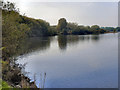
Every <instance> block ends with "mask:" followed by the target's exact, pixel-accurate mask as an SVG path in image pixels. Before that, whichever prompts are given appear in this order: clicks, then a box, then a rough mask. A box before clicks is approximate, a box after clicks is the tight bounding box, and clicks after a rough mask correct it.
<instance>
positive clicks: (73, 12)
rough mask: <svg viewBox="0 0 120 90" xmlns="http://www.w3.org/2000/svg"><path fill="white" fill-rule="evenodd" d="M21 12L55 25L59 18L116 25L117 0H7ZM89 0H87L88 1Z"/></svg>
mask: <svg viewBox="0 0 120 90" xmlns="http://www.w3.org/2000/svg"><path fill="white" fill-rule="evenodd" d="M9 1H12V2H15V3H16V5H17V7H18V8H20V12H21V14H23V13H25V14H26V15H27V16H29V17H32V18H37V19H44V20H46V21H47V22H49V23H50V24H51V25H56V24H57V23H58V20H59V19H60V18H66V19H67V21H68V22H76V23H78V24H79V25H90V26H91V25H94V24H97V25H100V26H117V25H118V0H84V2H83V0H64V2H63V0H29V2H28V0H9ZM48 1H49V2H48ZM88 1H89V2H88ZM108 1H109V2H108Z"/></svg>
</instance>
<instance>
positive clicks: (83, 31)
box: [56, 18, 120, 35]
mask: <svg viewBox="0 0 120 90" xmlns="http://www.w3.org/2000/svg"><path fill="white" fill-rule="evenodd" d="M56 30H58V32H59V33H60V34H64V35H69V34H73V35H87V34H103V33H109V32H114V33H115V32H118V31H120V27H117V28H114V27H100V26H98V25H93V26H91V27H90V26H80V25H78V24H77V23H71V22H67V21H66V19H65V18H61V19H60V20H59V21H58V25H57V26H56Z"/></svg>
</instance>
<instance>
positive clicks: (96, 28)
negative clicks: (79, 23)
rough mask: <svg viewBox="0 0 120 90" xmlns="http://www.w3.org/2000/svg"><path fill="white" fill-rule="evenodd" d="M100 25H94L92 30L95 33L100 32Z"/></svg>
mask: <svg viewBox="0 0 120 90" xmlns="http://www.w3.org/2000/svg"><path fill="white" fill-rule="evenodd" d="M99 30H100V27H99V26H98V25H93V26H91V31H92V32H93V34H98V33H100V31H99Z"/></svg>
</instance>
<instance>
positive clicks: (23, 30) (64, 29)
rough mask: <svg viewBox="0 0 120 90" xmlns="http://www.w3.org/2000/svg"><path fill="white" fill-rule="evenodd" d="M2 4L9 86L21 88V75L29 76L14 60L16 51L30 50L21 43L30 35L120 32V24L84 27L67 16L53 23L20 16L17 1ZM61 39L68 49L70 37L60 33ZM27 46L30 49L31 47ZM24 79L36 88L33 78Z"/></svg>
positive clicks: (4, 65) (4, 68)
mask: <svg viewBox="0 0 120 90" xmlns="http://www.w3.org/2000/svg"><path fill="white" fill-rule="evenodd" d="M2 5H3V6H2V42H3V43H2V79H3V80H4V81H5V82H3V86H5V87H11V86H9V85H7V83H6V82H8V83H10V84H11V85H13V86H14V87H17V86H16V85H21V84H20V83H21V82H22V79H21V77H23V78H27V77H25V76H22V75H23V74H21V73H22V72H21V67H19V65H16V64H15V63H14V61H15V55H16V52H20V53H19V54H23V53H26V52H24V48H23V47H22V46H21V42H24V40H25V39H26V38H30V37H47V36H54V35H87V34H103V33H109V32H117V31H120V27H117V28H114V27H99V26H98V25H93V26H91V27H90V26H80V25H78V24H76V23H71V22H67V20H66V19H65V18H61V19H60V20H59V21H58V25H56V26H50V24H49V23H48V22H46V21H44V20H41V19H33V18H29V17H27V16H24V15H20V13H19V9H17V8H16V7H15V5H14V3H10V2H7V3H5V2H2ZM46 39H47V40H49V38H46ZM70 40H71V39H70ZM58 41H59V42H61V43H59V46H60V47H61V49H63V48H66V47H65V46H66V36H63V37H61V36H59V40H58ZM40 43H41V42H40ZM40 43H39V45H40ZM42 44H44V47H45V46H49V43H45V42H42ZM26 48H27V49H30V47H26ZM26 48H25V49H26ZM36 48H37V47H36ZM42 49H43V48H42ZM24 80H27V81H26V82H27V83H29V87H36V86H35V85H33V86H32V85H31V83H30V79H28V78H27V79H24ZM23 86H24V85H23Z"/></svg>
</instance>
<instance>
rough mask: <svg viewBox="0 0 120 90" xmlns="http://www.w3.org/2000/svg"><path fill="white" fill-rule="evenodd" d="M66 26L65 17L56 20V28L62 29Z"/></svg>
mask: <svg viewBox="0 0 120 90" xmlns="http://www.w3.org/2000/svg"><path fill="white" fill-rule="evenodd" d="M66 26H67V21H66V19H65V18H61V19H60V20H59V21H58V26H57V30H59V31H62V30H63V29H66Z"/></svg>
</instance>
